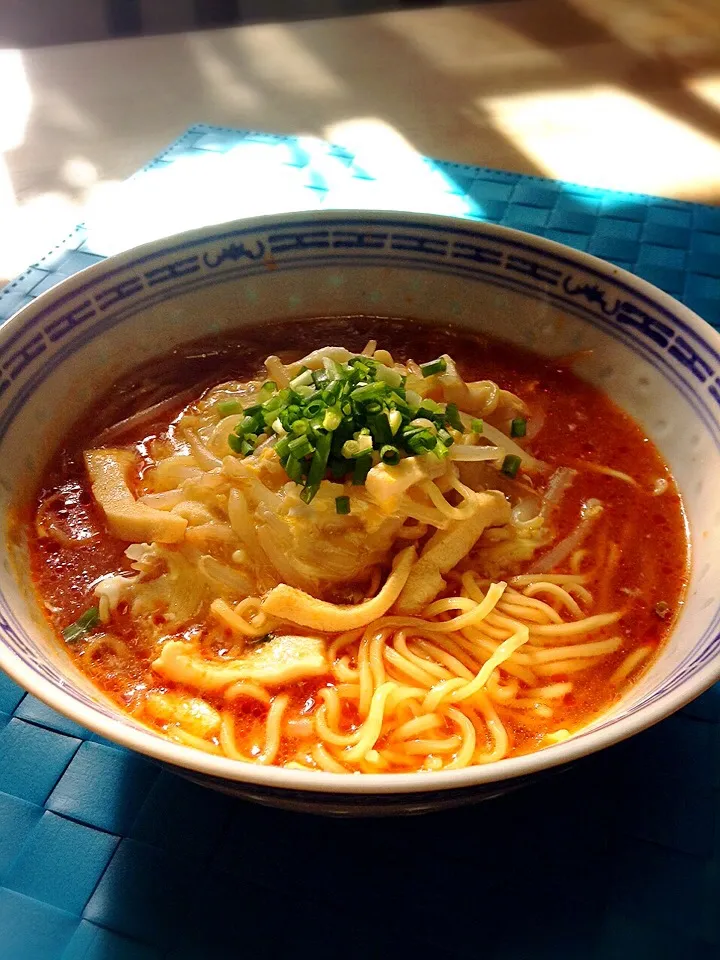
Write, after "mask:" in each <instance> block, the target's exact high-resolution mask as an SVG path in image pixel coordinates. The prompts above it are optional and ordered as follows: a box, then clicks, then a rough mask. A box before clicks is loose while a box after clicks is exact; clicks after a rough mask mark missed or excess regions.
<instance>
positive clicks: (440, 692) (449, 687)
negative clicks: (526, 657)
mask: <svg viewBox="0 0 720 960" xmlns="http://www.w3.org/2000/svg"><path fill="white" fill-rule="evenodd" d="M528 637H529V635H528V628H527V627H524V626H521V625H518V629H517V632H516V633H514V634H513V636H512V637H508V639H507V640H505V641H503V643H501V644H500V646H499V647H498V648H497V650H496V651H495V652H494V653H493V655H492V656H491V657H490V659H489V660H487V661H486V662H485V663H484V664H483V665H482V667H481V669H480V670H479V672H478V674H477V676H476V677H475V678H474V679H473V680H471V681H469V682H468V681H466V680H462V679H460V678H457V679H453V680H441V681H440V683H438V684H436V685H435V686H434V687H433V689H432V690H430V692H429V693H428V695H427V697H426V698H425V701H424V703H423V706H424V708H425V709H426V710H428V711H431V710H436V709H437V707H438V705H439V704H440V703H441V702H442V701H443V700H445V699H448V700H451V701H452V702H453V703H457V702H459V701H461V700H467V699H468V698H469V697H474V696H475V694H477V693H479V692H480V691H481V690H482V689H483V687H484V686H485V684H486V683H487V681H488V678H489V676H490V674H491V673H492V672H493V670H495V668H496V667H498V666H500V664H501V663H502V662H503V660H506V659H507V658H508V657H509V656H510V655H511V654H512V653H514V652H515V650H517V648H518V647H521V646H522V645H523V644H525V643H527V642H528Z"/></svg>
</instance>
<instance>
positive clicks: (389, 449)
mask: <svg viewBox="0 0 720 960" xmlns="http://www.w3.org/2000/svg"><path fill="white" fill-rule="evenodd" d="M380 459H381V460H382V462H383V463H386V464H387V465H388V466H389V467H394V466H396V465H397V464H398V463H400V451H399V450H398V448H397V447H394V446H392V444H390V443H387V444H385V446H384V447H381V448H380Z"/></svg>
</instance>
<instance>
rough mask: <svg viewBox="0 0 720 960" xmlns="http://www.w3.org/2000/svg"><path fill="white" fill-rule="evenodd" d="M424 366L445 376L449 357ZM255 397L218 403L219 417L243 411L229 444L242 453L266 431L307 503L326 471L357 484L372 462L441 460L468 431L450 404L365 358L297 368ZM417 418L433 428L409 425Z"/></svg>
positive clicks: (425, 371)
mask: <svg viewBox="0 0 720 960" xmlns="http://www.w3.org/2000/svg"><path fill="white" fill-rule="evenodd" d="M421 370H422V374H423V376H424V377H431V376H433V375H434V374H437V373H443V372H444V371H445V370H447V361H446V359H445V358H444V357H439V358H438V359H437V360H433V361H431V362H430V363H426V364H423V365H422V366H421ZM255 401H256V402H255V403H254V404H251V405H249V406H247V407H245V408H244V409H243V407H242V406H241V404H240V403H238V402H237V401H235V400H227V401H221V402H220V403H218V405H217V409H218V412H219V414H220V415H222V416H228V415H230V414H231V413H234V414H238V415H241V416H242V419H241V421H240V423H239V424H238V426H237V427H236V428H235V430H234V432H233V433H232V434H231V435H230V436H229V438H228V446H229V448H230V450H231V451H232V452H233V453H234V454H236V455H238V456H241V457H244V456H247V455H248V454H250V453H252V451H253V450H254V449H255V447H256V446H257V444H258V442H259V438H260V437H261V436H269V437H270V439H271V441H272V442H273V443H274V448H275V453H276V454H277V456H278V458H279V459H280V463H281V464H282V465H283V467H284V468H285V472H286V474H287V476H288V477H289V479H290V480H292V481H294V482H295V483H297V484H299V485H300V486H301V487H302V493H301V496H302V498H303V500H304V501H305V503H310V502H311V500H312V499H313V497H314V496H315V494H316V493H317V491H318V489H319V487H320V484H321V483H322V481H323V480H324V479H325V478H326V476H332V478H333V479H334V480H336V481H341V482H346V483H347V482H348V481H351V482H352V483H353V484H355V485H362V484H364V483H365V479H366V477H367V475H368V472H369V471H370V470H371V468H372V466H373V464H374V463H378V462H381V463H385V464H387V465H389V466H394V465H396V464H398V463H399V462H400V461H401V460H402V458H403V457H407V456H426V455H434V456H436V457H438V458H440V459H443V458H445V457H447V456H448V448H449V447H451V446H452V444H453V443H454V436H453V433H454V431H456V430H457V431H463V430H464V429H465V428H464V425H463V422H462V418H461V416H460V413H459V411H458V408H457V406H456V405H455V404H448V405H447V407H445V406H443V405H442V404H439V403H437V402H435V401H434V400H431V399H429V398H424V397H422V396H420V394H418V393H416V392H414V391H412V390H408V389H407V388H406V378H405V377H403V375H402V374H401V373H399V372H398V371H397V370H392V369H391V368H390V367H386V366H385V365H384V364H382V363H379V362H378V361H376V360H374V359H372V358H369V357H361V356H355V357H352V358H351V359H350V360H349V361H348V362H347V363H338V362H336V361H335V360H331V359H330V358H325V359H324V360H323V366H322V369H320V370H309V369H307V368H304V369H301V370H299V371H298V373H297V375H296V376H295V377H294V378H293V379H292V380H291V381H290V385H289V387H285V388H283V389H278V385H277V384H276V383H274V382H273V381H271V380H268V381H266V382H265V383H264V384H263V385H262V387H261V388H260V390H259V392H258V394H257V396H256V398H255ZM418 418H423V419H426V420H429V421H430V423H431V424H432V428H430V426H429V425H428V426H427V427H422V426H417V425H415V426H411V425H410V424H411V422H412V421H413V420H415V419H418ZM238 419H240V417H238Z"/></svg>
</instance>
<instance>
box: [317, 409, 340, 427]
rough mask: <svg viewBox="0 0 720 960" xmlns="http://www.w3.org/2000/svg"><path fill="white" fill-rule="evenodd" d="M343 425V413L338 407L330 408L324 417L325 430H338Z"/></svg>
mask: <svg viewBox="0 0 720 960" xmlns="http://www.w3.org/2000/svg"><path fill="white" fill-rule="evenodd" d="M341 423H342V413H341V412H340V410H339V409H338V408H337V407H333V408H328V409H327V410H326V411H325V416H324V417H323V422H322V425H323V430H337V428H338V427H339V426H340V424H341Z"/></svg>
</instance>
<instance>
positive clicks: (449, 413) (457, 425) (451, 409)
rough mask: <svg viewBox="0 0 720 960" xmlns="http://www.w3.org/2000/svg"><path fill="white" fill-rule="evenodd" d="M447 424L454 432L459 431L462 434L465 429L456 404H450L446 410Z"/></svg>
mask: <svg viewBox="0 0 720 960" xmlns="http://www.w3.org/2000/svg"><path fill="white" fill-rule="evenodd" d="M445 422H446V423H449V424H450V426H451V427H452V428H453V430H459V431H460V433H462V432H463V430H464V429H465V428H464V426H463V422H462V420H461V419H460V411H459V410H458V408H457V404H456V403H449V404H448V405H447V407H446V408H445Z"/></svg>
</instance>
